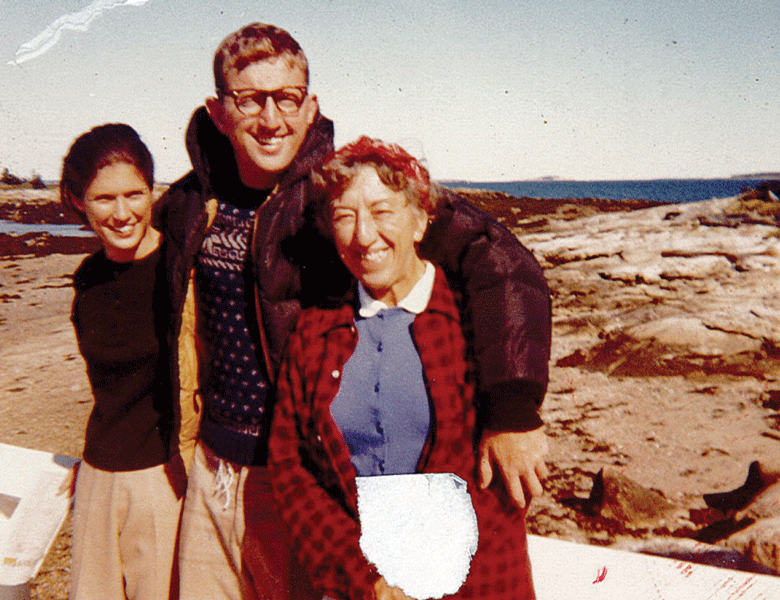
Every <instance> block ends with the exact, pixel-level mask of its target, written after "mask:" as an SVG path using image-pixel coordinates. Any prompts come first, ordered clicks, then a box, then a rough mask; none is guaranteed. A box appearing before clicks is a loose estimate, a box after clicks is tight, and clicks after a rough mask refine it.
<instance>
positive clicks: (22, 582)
mask: <svg viewBox="0 0 780 600" xmlns="http://www.w3.org/2000/svg"><path fill="white" fill-rule="evenodd" d="M75 462H76V461H75V459H73V458H69V457H65V456H55V455H53V454H49V453H48V452H40V451H38V450H28V449H27V448H20V447H18V446H10V445H7V444H0V556H1V558H2V559H1V560H0V600H21V599H23V598H28V597H29V593H30V590H29V583H30V581H31V580H32V579H33V578H34V577H35V575H36V573H37V572H38V569H39V568H40V566H41V563H42V562H43V559H44V557H45V556H46V553H47V552H48V551H49V547H50V546H51V544H52V542H53V541H54V538H55V537H56V536H57V532H58V531H59V529H60V526H61V525H62V522H63V521H64V520H65V515H66V514H67V512H68V505H69V503H70V498H69V497H68V495H67V493H62V494H58V491H59V489H60V486H61V485H62V483H63V481H64V480H65V478H66V477H67V476H68V471H69V470H70V468H71V467H72V466H73V464H74V463H75Z"/></svg>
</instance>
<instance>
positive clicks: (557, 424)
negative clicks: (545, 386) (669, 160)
mask: <svg viewBox="0 0 780 600" xmlns="http://www.w3.org/2000/svg"><path fill="white" fill-rule="evenodd" d="M22 191H23V193H20V191H19V190H18V189H16V190H15V189H13V188H7V189H2V188H0V218H1V219H12V220H25V219H27V220H28V221H27V222H31V221H35V220H40V219H51V218H53V217H54V215H58V216H57V217H56V218H60V219H64V221H60V222H68V221H67V219H72V217H71V216H69V215H65V214H64V213H62V211H61V210H60V207H59V205H58V204H57V203H56V202H55V198H56V190H51V189H49V190H44V191H39V190H31V189H30V190H22ZM463 193H464V194H466V195H468V196H469V197H470V198H471V200H472V201H473V202H474V203H476V204H478V205H480V206H482V207H484V208H486V209H487V210H489V211H490V212H492V213H493V214H494V215H496V216H497V217H498V218H499V219H500V220H502V221H503V222H504V224H505V225H506V226H507V227H509V228H510V229H511V230H512V231H513V232H515V233H516V234H517V235H518V237H519V238H520V239H521V241H522V242H523V243H524V244H525V245H527V246H528V247H529V248H530V249H531V250H532V251H533V252H534V254H535V255H536V257H537V258H538V260H539V261H540V263H541V264H542V265H543V267H544V269H545V272H546V276H547V279H548V282H549V284H550V288H551V290H552V294H553V303H554V307H553V319H554V332H553V333H554V337H553V357H552V363H551V383H550V389H549V393H548V396H547V399H546V401H545V404H544V407H543V416H544V418H545V421H546V423H547V428H548V433H549V435H550V437H551V445H550V448H551V452H550V456H549V466H550V469H551V475H550V477H549V479H548V481H547V490H548V491H547V494H546V495H545V496H544V497H543V498H542V499H541V500H540V501H538V502H535V503H534V505H533V506H532V508H531V510H530V512H529V517H528V522H529V529H530V530H531V531H532V532H534V533H539V534H541V535H548V536H555V537H559V538H562V539H568V540H574V541H580V542H587V543H594V544H602V545H605V544H619V545H622V546H623V547H630V548H632V549H636V550H642V551H649V552H658V553H666V554H670V555H677V556H683V555H685V553H686V552H687V553H688V554H690V555H696V556H695V558H698V559H700V560H708V561H710V562H715V563H717V564H722V565H724V566H737V567H740V568H745V569H751V570H757V571H761V572H765V571H766V570H767V569H771V570H773V571H774V572H778V571H780V551H778V540H779V539H780V533H778V531H779V530H778V525H777V518H778V517H780V500H779V499H778V498H779V497H780V494H778V493H777V492H776V491H775V492H773V491H772V490H773V489H775V488H774V486H775V484H776V483H777V480H778V479H780V458H779V457H780V361H779V360H778V358H779V357H780V294H779V293H778V292H780V238H779V237H778V229H777V220H776V215H777V214H778V212H780V211H778V209H777V206H778V205H777V204H776V203H773V202H768V201H764V200H763V199H761V198H753V199H749V198H747V197H746V198H743V199H737V198H732V199H719V200H710V201H705V202H698V203H693V204H686V205H667V204H659V203H653V202H647V201H620V202H616V201H603V200H596V199H594V200H571V201H568V200H539V199H528V198H524V199H518V198H512V197H510V196H506V195H504V194H498V193H493V192H474V191H464V192H463ZM31 207H32V208H31ZM41 215H43V216H41ZM45 222H51V221H45ZM70 222H72V220H71V221H70ZM27 236H29V237H27V238H26V239H24V240H20V239H19V236H3V235H0V342H1V343H0V441H2V442H5V443H10V444H16V445H20V446H27V447H31V448H38V449H42V450H47V451H51V452H59V453H65V454H69V455H74V456H77V455H78V454H79V452H80V449H81V441H82V435H83V428H84V424H85V422H86V417H87V415H88V413H89V410H90V408H91V397H90V392H89V386H88V383H87V380H86V376H85V374H84V366H83V362H82V361H81V358H80V356H79V354H78V350H77V348H76V344H75V339H74V337H73V333H72V330H71V326H70V323H69V320H68V315H69V309H70V301H71V298H72V292H71V290H70V279H69V274H70V273H72V272H73V270H74V269H75V268H76V266H77V265H78V263H79V262H80V261H81V259H82V258H83V255H84V253H85V252H87V251H89V250H91V248H85V247H83V246H79V245H78V244H80V243H81V244H90V243H92V244H94V239H92V238H86V241H84V240H82V241H81V242H76V241H74V240H75V238H59V239H53V238H54V237H55V236H48V237H47V236H46V235H45V234H44V235H41V234H27ZM11 237H15V238H16V239H14V240H12V239H11ZM93 247H94V246H93ZM754 461H758V462H757V463H756V465H757V466H754V467H753V469H752V473H753V475H752V480H751V481H752V483H751V484H750V485H749V486H747V487H745V486H743V484H745V485H747V483H748V482H747V481H746V480H749V479H750V478H749V477H748V473H749V469H750V466H751V463H753V462H754ZM756 474H758V475H756ZM775 475H777V477H775ZM773 478H774V479H773ZM740 486H742V491H741V492H740V493H738V494H737V495H736V496H734V495H731V496H727V497H726V500H723V497H722V496H718V497H717V499H716V500H713V497H712V496H710V494H715V493H720V492H727V491H729V490H735V489H737V488H740ZM772 494H777V495H772ZM705 496H706V498H705ZM751 501H753V502H754V503H753V504H751ZM755 502H758V505H756V504H755ZM772 519H774V521H772ZM757 527H760V529H761V531H760V532H759V533H756V532H755V529H756V528H757ZM751 529H753V531H752V532H751ZM735 552H736V553H738V554H736V553H735ZM68 564H69V563H68V535H67V532H63V534H61V535H60V537H59V538H58V540H57V542H56V544H55V547H54V548H53V550H52V552H50V554H49V557H48V558H47V560H46V562H45V563H44V567H43V569H42V572H41V574H40V575H39V577H38V578H37V579H36V581H35V585H34V589H33V597H35V598H46V599H54V598H57V599H59V598H66V597H67V592H66V585H67V576H68Z"/></svg>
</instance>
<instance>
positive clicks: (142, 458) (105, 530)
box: [60, 124, 186, 600]
mask: <svg viewBox="0 0 780 600" xmlns="http://www.w3.org/2000/svg"><path fill="white" fill-rule="evenodd" d="M153 185H154V167H153V162H152V156H151V154H150V153H149V150H148V149H147V147H146V146H145V145H144V143H143V142H142V141H141V139H140V138H139V136H138V134H137V133H136V132H135V130H134V129H133V128H132V127H130V126H128V125H124V124H107V125H101V126H99V127H95V128H94V129H92V130H91V131H89V132H87V133H85V134H83V135H81V136H80V137H78V138H77V139H76V140H75V141H74V143H73V145H72V146H71V148H70V150H69V152H68V154H67V155H66V156H65V159H64V161H63V166H62V178H61V180H60V198H61V200H62V202H63V204H65V205H66V206H67V207H69V208H71V209H73V210H74V211H76V213H77V214H78V215H79V216H80V217H81V219H82V220H83V221H84V222H85V223H87V224H88V225H89V226H90V227H91V228H92V230H93V231H94V232H95V234H96V235H97V237H98V239H99V240H100V242H101V244H102V246H103V248H102V249H101V250H100V251H98V252H97V253H95V254H94V255H92V256H90V257H88V258H86V259H85V260H84V262H83V263H82V264H81V266H80V267H79V268H78V270H77V271H76V273H75V274H74V277H73V282H74V287H75V298H74V301H73V309H72V314H71V319H72V321H73V325H74V328H75V330H76V338H77V340H78V344H79V350H80V351H81V354H82V356H83V357H84V361H85V362H86V366H87V375H88V376H89V380H90V384H91V386H92V393H93V396H94V399H95V405H94V407H93V410H92V413H91V415H90V417H89V421H88V422H87V430H86V439H85V443H84V452H83V461H82V462H81V464H80V466H79V469H78V475H77V480H76V498H75V506H74V512H73V545H72V551H71V553H72V567H71V576H70V598H71V599H72V600H81V599H84V600H94V599H95V598H100V599H101V600H124V599H125V598H128V599H136V600H142V599H143V600H160V599H161V598H162V599H164V598H169V597H176V596H177V592H176V585H175V584H173V585H172V581H175V578H173V577H172V574H173V572H174V569H175V564H174V557H175V546H176V535H177V529H178V523H179V513H180V509H181V500H182V497H183V493H184V486H185V484H186V482H185V475H184V464H183V462H182V459H181V457H180V455H179V452H178V446H177V444H178V439H176V438H175V436H174V435H173V430H174V427H173V426H174V411H173V403H172V401H171V389H170V384H169V378H168V353H167V351H166V343H165V340H166V331H167V319H168V316H169V314H170V308H169V306H168V304H169V303H168V302H167V300H166V289H167V287H166V283H165V272H164V264H165V263H164V261H163V260H161V254H162V252H163V248H162V247H163V244H162V236H161V235H160V233H159V232H158V231H157V230H155V229H154V227H153V226H152V206H153V204H154V199H153V195H152V188H153Z"/></svg>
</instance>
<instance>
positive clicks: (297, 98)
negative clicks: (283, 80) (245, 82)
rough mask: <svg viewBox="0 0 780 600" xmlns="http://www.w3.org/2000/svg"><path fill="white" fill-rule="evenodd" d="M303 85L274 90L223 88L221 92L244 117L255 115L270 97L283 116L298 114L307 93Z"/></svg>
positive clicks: (261, 110)
mask: <svg viewBox="0 0 780 600" xmlns="http://www.w3.org/2000/svg"><path fill="white" fill-rule="evenodd" d="M308 93H309V92H308V88H307V87H306V86H305V85H291V86H287V87H283V88H279V89H276V90H253V89H247V90H223V91H222V94H223V95H225V96H230V97H231V98H232V99H233V103H234V104H235V105H236V108H237V109H238V112H240V113H241V114H242V115H244V116H246V117H256V116H257V115H259V114H260V113H261V112H263V109H264V108H265V106H266V104H268V98H272V99H273V101H274V104H275V105H276V109H277V110H278V111H279V112H280V113H281V114H282V115H284V116H285V117H292V116H295V115H297V114H298V111H299V110H300V109H301V106H302V105H303V101H304V100H306V96H307V95H308Z"/></svg>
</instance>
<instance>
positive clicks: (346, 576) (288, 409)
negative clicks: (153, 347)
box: [268, 335, 380, 600]
mask: <svg viewBox="0 0 780 600" xmlns="http://www.w3.org/2000/svg"><path fill="white" fill-rule="evenodd" d="M301 348H302V341H301V339H300V337H299V336H297V335H293V336H292V337H291V339H290V344H289V346H288V350H287V354H286V356H285V359H284V360H283V362H282V366H281V370H280V374H279V381H278V387H277V393H278V397H277V401H276V405H275V407H274V417H273V423H272V426H271V435H270V440H269V462H268V466H269V469H270V473H271V482H272V488H273V494H274V499H275V502H276V505H277V510H278V511H279V514H280V515H281V518H282V521H283V523H284V524H285V526H286V528H287V532H288V534H289V536H290V538H291V540H292V545H293V547H294V549H295V552H296V553H297V556H298V559H299V560H300V562H301V564H302V565H303V566H304V567H305V569H306V571H307V572H308V574H309V576H310V577H311V581H312V584H313V585H314V587H315V589H317V591H319V592H321V593H322V594H324V595H325V596H330V597H333V598H340V599H344V600H353V599H354V600H374V589H373V588H374V584H375V583H376V581H377V580H378V579H379V577H380V575H379V574H378V573H377V571H376V568H375V567H374V565H372V564H371V563H370V562H369V561H368V560H367V559H366V558H365V556H364V555H363V552H362V551H361V549H360V544H359V539H360V527H359V524H358V522H357V520H356V518H355V517H353V516H352V515H351V514H350V513H349V512H348V511H347V509H346V508H345V504H344V503H343V502H341V501H339V500H337V499H336V498H335V497H334V495H332V494H338V491H337V490H336V489H335V488H334V485H333V483H331V485H329V486H328V488H329V490H330V491H328V490H326V489H325V484H324V479H325V477H326V476H329V479H330V480H335V475H334V474H333V473H332V472H330V473H328V474H327V475H326V474H325V472H324V471H325V470H326V469H328V468H329V467H327V466H325V467H323V466H322V463H323V457H324V456H325V454H326V453H325V450H324V446H323V447H322V448H319V449H315V448H313V447H312V445H311V444H310V443H309V442H308V441H307V439H306V437H305V436H304V434H303V423H305V422H306V421H308V419H307V418H305V417H302V413H301V410H300V409H301V408H302V402H303V399H304V386H305V381H304V378H303V376H302V370H301V369H300V368H299V364H298V361H299V357H301V356H302V351H301ZM314 453H316V455H315V456H313V454H314Z"/></svg>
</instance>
